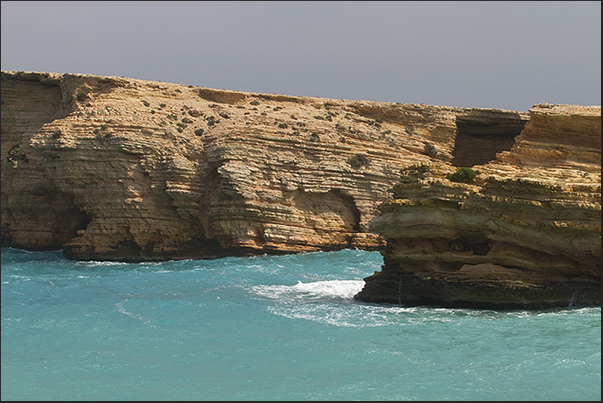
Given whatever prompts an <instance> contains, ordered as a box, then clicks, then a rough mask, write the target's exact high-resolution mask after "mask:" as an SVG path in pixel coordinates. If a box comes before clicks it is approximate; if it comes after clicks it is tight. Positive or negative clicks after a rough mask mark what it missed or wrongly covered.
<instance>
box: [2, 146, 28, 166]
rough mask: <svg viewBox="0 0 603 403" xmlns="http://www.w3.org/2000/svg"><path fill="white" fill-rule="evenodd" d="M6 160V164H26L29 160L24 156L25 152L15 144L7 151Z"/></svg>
mask: <svg viewBox="0 0 603 403" xmlns="http://www.w3.org/2000/svg"><path fill="white" fill-rule="evenodd" d="M6 160H7V161H8V162H18V161H23V162H28V161H29V159H28V158H27V156H26V155H25V151H23V149H22V148H21V146H19V144H15V145H14V146H12V147H11V148H10V150H8V154H7V156H6Z"/></svg>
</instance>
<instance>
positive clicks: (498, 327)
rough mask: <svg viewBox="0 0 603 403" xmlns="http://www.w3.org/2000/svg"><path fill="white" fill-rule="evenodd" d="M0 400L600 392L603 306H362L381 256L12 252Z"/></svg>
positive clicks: (460, 397)
mask: <svg viewBox="0 0 603 403" xmlns="http://www.w3.org/2000/svg"><path fill="white" fill-rule="evenodd" d="M1 263H2V270H1V274H2V276H1V277H2V354H1V356H2V372H1V375H2V384H1V394H2V396H1V398H2V400H77V401H80V400H224V401H227V400H229V401H234V400H264V401H269V400H278V401H286V400H289V401H291V400H297V401H300V400H301V401H309V400H323V401H325V400H329V401H330V400H346V401H355V400H364V401H373V400H380V401H389V400H398V401H403V400H419V401H442V400H450V401H466V400H479V401H484V400H507V401H509V400H522V401H527V400H541V401H542V400H551V401H590V400H592V401H600V400H601V308H600V307H567V308H559V309H549V310H538V311H527V310H515V311H494V310H475V309H447V308H437V307H436V308H434V307H410V306H403V305H395V304H374V303H364V302H360V301H356V300H354V299H353V296H354V295H355V294H356V293H358V292H359V291H360V290H361V289H362V287H363V284H364V281H363V278H365V277H367V276H369V275H372V274H373V273H374V272H375V271H379V270H381V265H382V264H383V258H382V256H381V255H380V254H379V253H378V252H367V251H360V250H351V249H350V250H342V251H338V252H313V253H301V254H292V255H281V256H274V255H262V256H254V257H225V258H220V259H215V260H179V261H166V262H160V263H159V262H154V263H119V262H101V261H73V260H68V259H65V258H63V256H62V253H61V251H52V252H26V251H23V250H18V249H11V248H2V261H1Z"/></svg>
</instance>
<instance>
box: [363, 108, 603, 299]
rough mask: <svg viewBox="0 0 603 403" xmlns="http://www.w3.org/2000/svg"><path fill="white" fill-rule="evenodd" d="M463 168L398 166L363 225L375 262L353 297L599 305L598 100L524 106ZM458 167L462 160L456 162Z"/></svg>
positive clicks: (599, 188) (443, 164) (448, 166)
mask: <svg viewBox="0 0 603 403" xmlns="http://www.w3.org/2000/svg"><path fill="white" fill-rule="evenodd" d="M529 113H530V120H529V122H528V123H527V125H526V127H525V129H524V130H523V131H522V132H521V135H520V136H518V137H517V138H516V139H515V142H514V145H513V146H512V148H511V149H510V150H509V151H503V152H501V153H499V154H497V155H498V156H497V158H496V159H495V160H493V161H491V162H488V163H485V164H481V165H479V164H478V165H475V166H473V167H472V168H473V170H468V169H461V170H458V171H457V170H456V168H455V167H453V166H452V165H451V164H447V163H442V162H432V163H428V164H417V165H414V166H406V167H404V168H403V169H402V170H401V180H400V181H399V182H398V183H397V184H396V185H395V186H394V187H393V189H392V192H393V196H394V198H393V200H389V201H386V202H384V203H383V204H382V205H381V207H380V209H381V214H380V215H379V216H378V217H376V218H375V219H374V220H373V221H372V222H371V223H370V224H369V227H370V229H371V230H372V231H374V232H376V233H378V234H380V235H381V236H383V237H384V238H385V240H386V242H387V248H386V250H385V251H384V252H383V255H384V263H385V264H384V266H383V270H382V271H380V272H376V273H375V274H374V275H373V276H371V277H368V278H366V279H365V281H366V285H365V287H364V289H363V290H362V291H361V292H360V293H359V294H358V295H356V298H357V299H360V300H363V301H369V302H389V303H399V304H408V305H437V306H446V307H475V308H495V309H499V308H500V309H514V308H522V309H523V308H547V307H558V306H568V305H600V304H601V107H600V106H597V107H579V106H569V105H549V104H541V105H536V106H535V107H533V108H532V109H531V110H530V111H529ZM468 165H469V164H468Z"/></svg>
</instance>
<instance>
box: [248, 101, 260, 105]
mask: <svg viewBox="0 0 603 403" xmlns="http://www.w3.org/2000/svg"><path fill="white" fill-rule="evenodd" d="M259 104H260V102H259V101H256V100H253V101H251V102H250V103H249V105H259Z"/></svg>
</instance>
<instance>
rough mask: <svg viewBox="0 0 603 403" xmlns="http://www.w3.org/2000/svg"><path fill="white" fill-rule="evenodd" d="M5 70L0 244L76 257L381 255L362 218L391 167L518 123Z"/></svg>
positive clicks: (496, 115)
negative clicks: (357, 252) (359, 252)
mask: <svg viewBox="0 0 603 403" xmlns="http://www.w3.org/2000/svg"><path fill="white" fill-rule="evenodd" d="M1 78H2V137H1V139H2V194H1V197H2V245H3V246H12V247H17V248H23V249H29V250H47V249H63V250H64V254H65V255H66V256H67V257H70V258H74V259H97V260H123V261H145V260H165V259H183V258H212V257H218V256H225V255H244V254H256V253H291V252H302V251H317V250H337V249H342V248H350V247H351V248H361V249H367V250H377V249H380V248H382V247H383V246H384V241H383V239H382V238H381V237H380V236H378V235H375V234H373V233H371V232H369V230H368V226H367V224H368V222H369V221H370V220H371V219H372V218H373V217H375V215H376V214H377V213H378V209H377V206H378V205H379V204H380V203H381V202H383V201H386V200H388V199H391V194H390V193H389V192H388V189H390V188H391V186H392V185H394V184H395V183H396V182H397V181H398V180H399V170H400V168H401V167H404V166H409V165H414V164H421V163H429V162H430V161H439V162H441V163H443V164H455V161H457V162H458V161H460V162H459V163H462V164H469V165H473V164H474V163H483V162H484V161H489V160H492V159H494V158H495V156H496V152H500V151H503V150H509V149H510V147H511V145H512V143H513V139H514V138H515V136H517V135H518V134H519V133H520V132H521V130H522V128H523V127H524V125H525V123H526V121H527V119H528V115H527V113H523V112H521V113H520V112H514V111H505V110H497V109H471V108H454V107H442V106H428V105H422V104H421V105H415V104H394V103H377V102H365V101H348V100H334V99H324V98H308V97H294V96H284V95H272V94H257V93H247V92H237V91H226V90H214V89H209V88H202V87H194V86H185V85H178V84H169V83H163V82H151V81H141V80H134V79H127V78H122V77H103V76H93V75H78V74H54V73H38V72H10V71H3V72H2V77H1ZM480 128H481V130H480ZM457 139H458V141H457ZM472 139H473V140H472ZM476 150H479V152H476ZM457 165H458V163H457ZM504 167H506V165H505V166H503V168H504Z"/></svg>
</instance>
